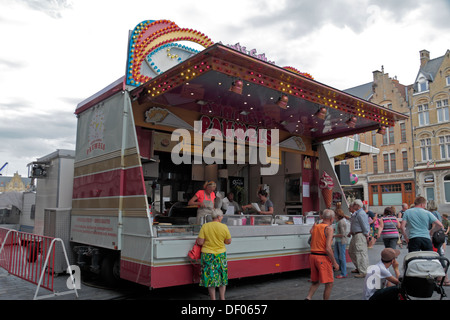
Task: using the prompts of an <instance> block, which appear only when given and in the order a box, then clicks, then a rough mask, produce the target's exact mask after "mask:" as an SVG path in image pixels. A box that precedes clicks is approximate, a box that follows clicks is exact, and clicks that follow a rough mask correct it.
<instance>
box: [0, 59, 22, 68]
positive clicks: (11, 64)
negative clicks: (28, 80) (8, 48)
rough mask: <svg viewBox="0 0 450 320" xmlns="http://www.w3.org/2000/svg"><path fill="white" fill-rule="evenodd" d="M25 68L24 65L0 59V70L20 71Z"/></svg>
mask: <svg viewBox="0 0 450 320" xmlns="http://www.w3.org/2000/svg"><path fill="white" fill-rule="evenodd" d="M24 67H26V63H24V62H19V61H12V60H8V59H2V58H0V70H4V69H22V68H24Z"/></svg>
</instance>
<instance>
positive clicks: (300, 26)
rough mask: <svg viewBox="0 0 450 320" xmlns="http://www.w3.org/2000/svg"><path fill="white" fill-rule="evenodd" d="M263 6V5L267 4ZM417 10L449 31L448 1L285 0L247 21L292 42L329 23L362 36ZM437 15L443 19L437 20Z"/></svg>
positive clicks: (423, 17) (436, 24) (425, 17)
mask: <svg viewBox="0 0 450 320" xmlns="http://www.w3.org/2000/svg"><path fill="white" fill-rule="evenodd" d="M261 3H262V4H261V6H262V5H263V4H264V2H261ZM418 8H420V10H423V13H424V14H423V15H421V19H423V20H427V21H429V22H430V23H432V24H434V25H435V26H444V25H445V27H446V28H449V24H448V21H449V19H450V17H449V12H450V10H449V9H450V3H449V2H448V1H446V0H436V1H433V2H431V3H430V4H425V5H423V2H422V1H419V0H410V1H392V0H362V1H350V0H340V1H323V0H318V1H309V0H286V1H284V2H281V4H280V6H277V8H276V10H264V11H260V10H257V12H259V13H256V14H253V15H252V16H251V17H250V18H248V19H247V20H246V22H247V23H249V24H250V25H251V27H255V28H266V29H273V28H275V29H278V30H281V31H283V32H285V33H286V38H291V39H292V38H302V37H305V36H308V35H309V34H311V32H314V31H315V30H318V29H321V28H322V27H323V26H325V25H327V24H332V25H334V26H336V27H338V28H341V29H343V28H346V27H347V28H350V29H351V30H352V31H353V32H355V33H361V32H363V31H364V30H365V29H366V28H367V27H369V26H370V25H371V24H372V23H373V22H375V21H376V20H378V19H380V18H387V17H389V18H391V19H393V20H395V22H400V21H402V20H403V19H404V18H405V17H407V16H408V14H409V13H411V12H412V11H414V10H416V9H418ZM430 13H432V14H430ZM436 14H437V15H438V16H439V17H440V19H436Z"/></svg>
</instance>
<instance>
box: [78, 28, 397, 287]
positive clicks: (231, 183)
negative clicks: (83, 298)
mask: <svg viewBox="0 0 450 320" xmlns="http://www.w3.org/2000/svg"><path fill="white" fill-rule="evenodd" d="M186 42H191V43H195V44H196V46H198V45H200V46H201V47H202V48H201V50H197V49H193V48H191V47H190V46H189V45H186V44H185V43H186ZM75 113H76V115H77V118H78V127H77V142H76V154H75V165H74V184H73V185H74V186H73V200H72V212H71V232H70V240H71V243H72V244H73V247H74V249H75V251H76V253H77V257H78V263H79V264H80V265H83V266H89V267H90V268H91V269H93V270H97V271H99V272H100V273H101V274H103V275H104V276H105V278H112V279H114V278H119V277H120V278H122V279H126V280H129V281H133V282H136V283H140V284H143V285H145V286H149V287H151V288H160V287H168V286H175V285H183V284H190V283H195V282H197V281H198V277H197V275H196V273H195V268H194V267H193V265H192V263H191V262H190V261H189V258H188V257H187V253H188V251H189V250H190V249H191V248H192V246H193V244H194V241H195V239H196V238H197V234H198V232H199V230H200V227H201V225H198V224H196V223H195V222H193V221H192V220H189V219H188V220H187V221H186V223H184V224H177V223H159V224H158V223H156V219H157V217H158V216H164V211H165V210H166V209H169V208H170V206H167V207H166V204H167V203H169V204H173V206H178V208H179V209H180V208H181V209H183V205H185V204H186V202H187V200H189V198H190V197H191V196H192V195H193V194H194V193H195V192H196V191H197V190H198V189H200V188H201V186H202V185H203V182H204V181H205V180H214V181H217V186H218V191H223V192H227V191H230V190H233V191H234V192H235V193H237V196H238V198H239V201H240V202H241V204H248V203H251V202H255V199H256V190H257V188H258V187H259V186H261V185H262V186H264V187H265V188H266V189H267V190H268V191H269V197H270V199H271V200H272V202H273V203H274V215H273V216H270V217H268V216H257V215H253V214H251V213H246V214H245V215H238V214H233V215H226V219H224V222H226V223H227V225H228V226H229V229H230V232H231V235H232V238H233V241H232V244H231V245H229V246H227V256H228V261H229V262H228V269H229V278H230V279H232V278H241V277H247V276H255V275H263V274H270V273H278V272H285V271H291V270H299V269H304V268H309V262H308V261H309V260H308V257H309V245H308V243H307V240H308V237H309V230H310V228H311V223H313V222H314V219H315V217H316V216H317V213H318V212H319V210H322V209H324V208H326V207H333V204H332V203H329V201H328V200H327V198H324V195H325V192H323V193H322V190H321V183H320V182H321V179H322V177H323V176H324V175H327V176H328V177H329V179H330V181H328V182H330V183H327V184H326V185H327V186H328V189H331V190H332V191H333V192H334V193H336V194H337V195H339V193H340V192H341V191H342V190H341V188H340V184H339V180H338V178H337V176H336V174H335V172H334V167H333V163H332V161H331V160H330V157H329V156H328V155H327V153H326V148H325V147H324V146H323V144H322V143H323V142H324V141H329V140H334V139H339V138H342V137H346V136H349V135H353V134H357V133H361V132H366V131H369V130H379V129H380V130H381V129H382V128H383V127H392V126H394V124H395V122H396V121H398V120H402V119H405V116H404V115H402V114H400V113H397V112H394V111H392V110H389V109H386V108H383V107H381V106H378V105H375V104H372V103H370V102H367V101H364V100H361V99H359V98H357V97H354V96H351V95H349V94H346V93H344V92H342V91H339V90H336V89H334V88H331V87H329V86H326V85H324V84H321V83H319V82H317V81H315V80H313V79H312V77H311V76H310V75H309V74H307V73H302V72H299V71H298V70H296V69H295V68H292V67H279V66H277V65H276V64H275V63H274V62H272V61H269V60H268V59H267V58H266V57H265V55H264V54H258V53H257V52H256V50H251V51H248V50H247V49H246V48H245V47H243V46H241V45H240V44H236V45H232V46H231V45H224V44H221V43H215V44H214V43H213V42H212V41H211V40H210V39H209V38H208V37H207V36H205V35H204V34H202V33H200V32H197V31H195V30H192V29H185V28H180V27H178V26H177V25H176V24H175V23H173V22H170V21H167V20H158V21H144V22H142V23H140V24H139V25H137V26H136V27H135V29H134V30H133V31H131V32H130V41H129V50H128V59H127V66H126V73H125V76H124V77H122V78H120V79H118V80H117V81H115V82H113V83H112V84H111V85H109V86H108V87H106V88H105V89H103V90H101V91H99V92H98V93H97V94H95V95H93V96H92V97H90V98H88V99H86V100H84V101H83V102H81V103H80V104H79V105H78V106H77V109H76V111H75ZM344 152H345V151H343V153H344ZM324 199H325V200H326V201H325V200H324ZM174 203H176V205H175V204H174ZM173 206H172V207H173ZM344 207H345V201H344ZM185 209H186V210H187V209H189V208H185ZM169 215H170V214H169Z"/></svg>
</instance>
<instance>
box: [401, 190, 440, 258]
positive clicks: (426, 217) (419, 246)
mask: <svg viewBox="0 0 450 320" xmlns="http://www.w3.org/2000/svg"><path fill="white" fill-rule="evenodd" d="M426 205H427V200H426V199H425V198H424V197H417V198H416V199H415V200H414V208H411V209H408V210H406V211H405V213H404V214H403V217H402V223H401V230H402V233H403V237H404V239H405V241H406V243H408V252H413V251H421V250H423V251H433V244H432V243H431V235H432V234H433V233H434V232H435V231H437V230H439V229H440V228H443V225H442V223H441V222H440V221H439V220H438V219H436V217H435V216H434V215H433V214H432V213H431V212H429V211H427V210H425V208H426ZM430 224H431V225H432V228H431V230H429V226H430ZM406 229H408V232H406Z"/></svg>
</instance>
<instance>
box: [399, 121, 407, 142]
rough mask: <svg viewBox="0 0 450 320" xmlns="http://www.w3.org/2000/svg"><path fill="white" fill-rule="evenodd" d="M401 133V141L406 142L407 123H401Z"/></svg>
mask: <svg viewBox="0 0 450 320" xmlns="http://www.w3.org/2000/svg"><path fill="white" fill-rule="evenodd" d="M400 133H401V139H402V140H401V141H400V142H406V124H405V123H400Z"/></svg>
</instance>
